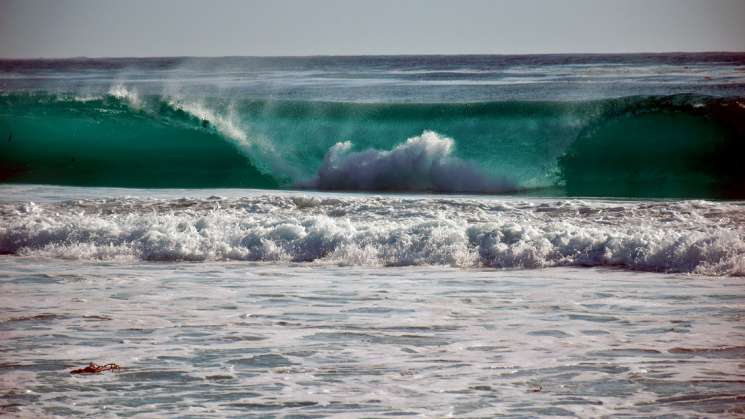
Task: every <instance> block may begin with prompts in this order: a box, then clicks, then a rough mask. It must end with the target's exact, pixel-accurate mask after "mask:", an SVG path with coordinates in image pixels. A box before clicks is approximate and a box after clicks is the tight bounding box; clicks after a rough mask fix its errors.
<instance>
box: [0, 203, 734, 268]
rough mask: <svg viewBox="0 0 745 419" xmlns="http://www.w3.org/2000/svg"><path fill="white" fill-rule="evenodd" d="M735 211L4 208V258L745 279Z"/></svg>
mask: <svg viewBox="0 0 745 419" xmlns="http://www.w3.org/2000/svg"><path fill="white" fill-rule="evenodd" d="M743 226H745V208H744V207H743V206H742V205H741V204H737V203H731V204H727V203H710V202H704V201H684V202H677V203H674V202H641V203H640V202H600V201H571V200H563V201H536V200H534V199H533V200H529V201H514V200H512V201H503V202H500V201H493V200H474V199H462V198H452V199H430V198H427V199H408V198H407V199H398V198H393V197H388V198H382V197H363V196H357V197H326V198H317V197H308V196H300V195H287V194H284V195H277V194H273V195H263V196H253V197H244V198H230V199H226V198H219V197H210V198H207V199H186V198H183V199H154V198H150V199H145V200H142V199H134V198H117V199H105V200H102V199H98V200H77V201H65V202H57V203H41V204H34V203H28V202H24V203H5V204H0V253H4V254H14V255H25V256H43V257H52V258H66V259H86V260H90V259H92V260H98V259H100V260H121V259H123V260H145V261H214V260H248V261H273V262H313V263H333V264H342V265H359V266H407V265H451V266H457V267H466V268H470V267H493V268H516V269H520V268H539V267H550V266H617V267H622V268H626V269H632V270H642V271H660V272H689V273H697V274H703V275H739V276H742V275H745V231H744V230H743Z"/></svg>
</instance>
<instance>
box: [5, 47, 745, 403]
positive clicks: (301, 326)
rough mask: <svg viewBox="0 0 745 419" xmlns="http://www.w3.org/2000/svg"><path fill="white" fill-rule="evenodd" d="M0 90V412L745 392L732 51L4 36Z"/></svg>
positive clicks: (744, 205) (741, 69) (666, 399)
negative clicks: (63, 51)
mask: <svg viewBox="0 0 745 419" xmlns="http://www.w3.org/2000/svg"><path fill="white" fill-rule="evenodd" d="M0 90H1V92H0V181H1V182H2V184H1V185H0V254H1V255H0V291H1V292H0V336H2V339H0V351H2V354H3V355H2V358H1V363H0V366H1V367H2V368H0V399H1V400H2V406H1V407H0V409H2V410H0V411H1V412H2V413H5V414H9V415H12V416H23V417H39V416H60V415H61V416H87V417H106V416H116V415H140V416H195V417H204V416H216V417H217V416H219V417H222V416H241V417H245V416H249V417H276V416H279V417H328V416H336V417H359V416H364V417H401V416H424V417H445V416H452V417H491V416H497V415H504V416H513V417H525V416H548V415H566V416H570V415H573V416H583V417H596V416H603V415H606V416H611V415H627V416H634V417H638V416H661V415H677V416H710V417H713V416H719V417H731V416H734V415H738V414H743V413H745V412H744V411H743V409H742V405H743V394H745V388H744V387H743V382H744V381H745V365H744V364H743V362H742V359H743V356H745V349H744V348H745V328H744V327H743V326H742V323H743V322H742V320H743V315H744V312H745V301H744V300H745V292H744V291H743V287H742V277H743V275H745V202H744V201H743V199H745V189H743V185H745V169H743V167H745V166H743V165H742V164H741V162H740V157H741V156H742V155H743V154H742V153H743V151H745V148H744V147H745V142H744V141H743V138H745V126H744V125H743V121H745V114H744V113H743V112H744V111H745V99H743V98H744V97H745V55H743V54H720V53H708V54H651V55H645V54H639V55H558V56H460V57H452V56H450V57H441V56H429V57H411V56H398V57H285V58H281V57H280V58H266V57H264V58H261V57H226V58H152V59H71V60H2V61H0ZM52 185H65V186H52ZM176 188H178V189H176ZM89 362H95V363H98V364H104V363H109V362H115V363H117V364H119V365H121V366H122V367H123V368H122V369H121V370H120V371H118V372H106V373H103V374H97V375H71V374H70V373H69V371H71V370H72V369H76V368H80V367H83V366H85V365H87V364H88V363H89Z"/></svg>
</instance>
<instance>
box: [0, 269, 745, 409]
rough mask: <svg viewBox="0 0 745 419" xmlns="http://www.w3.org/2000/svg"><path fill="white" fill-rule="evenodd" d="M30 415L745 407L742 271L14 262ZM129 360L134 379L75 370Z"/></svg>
mask: <svg viewBox="0 0 745 419" xmlns="http://www.w3.org/2000/svg"><path fill="white" fill-rule="evenodd" d="M0 265H2V266H3V268H2V270H1V273H0V284H1V288H2V291H3V292H2V295H1V296H0V307H2V317H1V321H0V330H1V332H0V333H2V339H0V342H1V343H0V350H1V351H2V353H3V356H2V358H3V362H2V364H1V365H0V366H1V367H2V368H0V388H2V393H1V394H2V405H3V406H2V411H3V412H5V413H8V414H11V415H21V416H29V417H31V416H37V415H73V416H96V417H100V416H107V415H109V416H110V415H115V414H116V415H145V416H152V415H160V416H172V415H184V416H188V415H194V416H200V417H201V416H248V417H259V416H261V417H266V416H270V417H273V416H285V417H290V416H292V417H299V416H303V417H320V416H324V417H328V416H332V417H333V416H338V417H353V416H354V417H356V416H368V417H383V416H396V417H399V416H406V415H421V416H425V417H443V416H456V417H475V416H478V417H487V416H494V415H507V416H537V415H579V416H600V415H630V416H640V415H641V416H647V415H663V414H676V415H682V416H700V415H707V416H711V417H713V416H721V417H727V416H731V415H734V414H743V413H745V411H744V410H743V408H742V406H743V395H744V394H745V364H744V363H743V357H744V355H745V326H743V321H742V320H743V316H745V292H744V291H743V288H742V283H741V279H738V278H727V277H722V278H712V277H699V276H688V275H671V274H650V273H634V272H624V271H620V270H610V269H596V268H589V269H583V268H552V269H546V270H522V271H514V270H467V269H455V268H444V267H399V268H391V267H388V268H369V267H368V268H357V267H336V266H317V265H315V266H314V265H308V264H264V263H258V264H257V263H246V262H206V263H149V262H140V263H135V264H131V263H115V262H100V261H65V260H57V259H47V258H30V257H17V256H2V257H1V258H0ZM91 361H94V362H97V363H99V364H102V363H107V362H116V363H119V364H120V365H122V366H123V367H124V369H123V370H122V371H121V372H118V373H104V374H99V375H95V376H76V375H70V374H69V371H70V370H72V369H74V368H79V367H82V366H84V365H86V364H87V363H88V362H91Z"/></svg>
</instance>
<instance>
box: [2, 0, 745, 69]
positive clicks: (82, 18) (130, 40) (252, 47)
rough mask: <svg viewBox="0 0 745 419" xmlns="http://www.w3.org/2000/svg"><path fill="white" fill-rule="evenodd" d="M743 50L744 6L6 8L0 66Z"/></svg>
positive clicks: (485, 0) (440, 3) (65, 4)
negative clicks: (45, 60)
mask: <svg viewBox="0 0 745 419" xmlns="http://www.w3.org/2000/svg"><path fill="white" fill-rule="evenodd" d="M712 50H716V51H743V50H745V0H626V1H620V0H619V1H612V0H457V1H456V0H451V1H446V0H367V1H363V0H347V1H343V0H307V1H302V0H296V1H291V0H243V1H241V0H212V1H207V0H204V1H195V0H180V1H177V0H126V1H114V0H0V57H6V58H8V57H70V56H90V57H95V56H168V55H202V56H204V55H209V56H219V55H316V54H471V53H495V54H527V53H555V52H639V51H712Z"/></svg>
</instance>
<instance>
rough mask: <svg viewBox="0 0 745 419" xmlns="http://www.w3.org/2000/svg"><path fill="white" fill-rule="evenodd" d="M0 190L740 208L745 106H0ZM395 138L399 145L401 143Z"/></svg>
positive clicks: (56, 101)
mask: <svg viewBox="0 0 745 419" xmlns="http://www.w3.org/2000/svg"><path fill="white" fill-rule="evenodd" d="M0 138H2V139H3V140H2V141H0V181H3V182H12V183H51V184H66V185H84V186H85V185H106V186H142V187H254V188H293V187H312V188H320V189H325V190H371V191H376V190H383V191H387V190H404V191H433V192H470V193H500V192H514V191H518V190H532V189H536V188H541V189H542V190H543V191H544V192H545V193H557V194H568V195H575V196H627V197H634V196H640V197H645V196H655V197H707V198H712V197H713V198H742V197H745V168H743V165H742V164H740V162H739V157H740V156H742V155H743V151H745V145H744V144H745V100H742V99H737V98H712V97H702V96H691V95H684V96H661V97H627V98H620V99H601V100H592V101H580V102H536V101H523V102H520V101H518V102H509V101H507V102H489V103H453V104H426V103H422V104H390V103H388V104H366V103H344V102H341V103H329V102H305V101H304V102H293V101H271V100H249V99H242V100H228V99H217V98H200V99H185V98H182V97H179V96H159V95H148V96H140V95H138V94H137V93H136V92H134V91H132V90H128V89H126V88H124V87H121V86H117V87H115V88H112V89H110V91H109V93H108V94H106V95H100V96H90V97H86V96H71V95H58V94H46V93H12V94H5V95H2V96H0ZM407 139H408V140H407Z"/></svg>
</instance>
